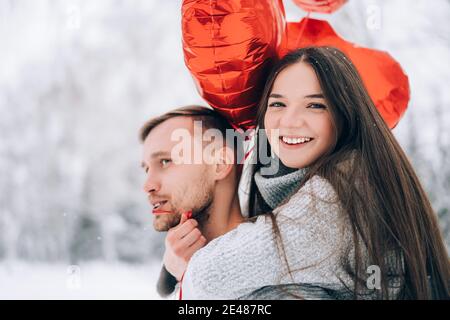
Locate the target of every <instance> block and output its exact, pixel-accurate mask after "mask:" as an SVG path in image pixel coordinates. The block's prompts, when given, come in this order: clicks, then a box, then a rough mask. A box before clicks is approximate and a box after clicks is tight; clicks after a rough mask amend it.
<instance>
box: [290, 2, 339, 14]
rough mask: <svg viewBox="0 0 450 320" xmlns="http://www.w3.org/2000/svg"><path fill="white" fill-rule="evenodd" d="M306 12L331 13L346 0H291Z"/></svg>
mask: <svg viewBox="0 0 450 320" xmlns="http://www.w3.org/2000/svg"><path fill="white" fill-rule="evenodd" d="M292 1H294V3H295V4H296V5H297V6H299V7H300V8H302V9H303V10H305V11H308V12H320V13H333V12H335V11H336V10H337V9H339V8H340V7H342V6H343V5H344V3H346V2H347V0H292Z"/></svg>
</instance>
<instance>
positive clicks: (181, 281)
mask: <svg viewBox="0 0 450 320" xmlns="http://www.w3.org/2000/svg"><path fill="white" fill-rule="evenodd" d="M185 273H186V270H185V271H184V272H183V275H182V276H181V280H180V295H179V297H178V300H183V278H184V274H185Z"/></svg>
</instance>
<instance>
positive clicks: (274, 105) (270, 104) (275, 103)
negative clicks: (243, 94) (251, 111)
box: [269, 101, 286, 108]
mask: <svg viewBox="0 0 450 320" xmlns="http://www.w3.org/2000/svg"><path fill="white" fill-rule="evenodd" d="M285 106H286V105H285V104H284V103H283V102H278V101H275V102H272V103H269V107H274V108H280V107H285Z"/></svg>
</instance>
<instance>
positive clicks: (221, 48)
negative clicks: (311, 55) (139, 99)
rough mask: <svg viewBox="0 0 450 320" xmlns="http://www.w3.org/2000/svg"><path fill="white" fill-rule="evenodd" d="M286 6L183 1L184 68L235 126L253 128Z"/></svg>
mask: <svg viewBox="0 0 450 320" xmlns="http://www.w3.org/2000/svg"><path fill="white" fill-rule="evenodd" d="M285 26H286V22H285V20H284V8H283V4H282V2H281V0H253V1H251V0H247V1H242V0H228V1H217V0H216V1H211V0H184V1H183V6H182V30H183V32H182V34H183V50H184V57H185V62H186V65H187V67H188V68H189V70H190V71H191V74H192V75H193V78H194V80H195V82H196V85H197V88H198V90H199V92H200V94H201V95H202V97H203V98H204V99H205V100H206V101H207V102H208V103H209V104H210V105H211V106H212V107H213V108H214V109H216V110H217V111H219V112H220V113H221V114H223V115H224V116H225V117H226V118H228V120H230V122H231V123H232V124H233V125H234V126H235V127H239V128H243V129H247V128H251V127H253V125H254V120H255V119H254V118H255V110H256V108H257V103H258V100H259V95H260V93H261V91H262V89H263V87H264V79H265V77H266V76H267V73H268V72H269V71H270V68H271V66H272V63H273V62H274V61H275V59H276V56H277V50H278V48H279V46H280V43H281V41H282V37H283V34H284V28H285Z"/></svg>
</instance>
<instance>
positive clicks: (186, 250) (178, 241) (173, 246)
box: [163, 213, 206, 281]
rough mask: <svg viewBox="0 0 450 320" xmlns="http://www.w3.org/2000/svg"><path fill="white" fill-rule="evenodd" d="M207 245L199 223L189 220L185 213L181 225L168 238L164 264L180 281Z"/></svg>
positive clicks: (171, 231)
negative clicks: (190, 264) (195, 255)
mask: <svg viewBox="0 0 450 320" xmlns="http://www.w3.org/2000/svg"><path fill="white" fill-rule="evenodd" d="M205 244H206V238H205V237H204V236H203V235H202V233H201V231H200V230H199V229H198V222H197V221H196V220H195V219H188V217H187V214H185V213H184V214H183V215H182V216H181V220H180V223H179V224H178V225H177V226H176V227H173V228H172V229H170V230H169V231H168V233H167V236H166V241H165V245H166V251H165V252H164V258H163V262H164V265H165V267H166V269H167V271H169V272H170V273H171V274H172V275H173V276H174V277H175V278H176V279H177V280H178V281H180V280H181V277H182V276H183V273H184V271H185V270H186V268H187V265H188V262H189V260H190V259H191V257H192V255H193V254H194V253H195V252H196V251H197V250H198V249H200V248H202V247H203V246H204V245H205Z"/></svg>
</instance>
